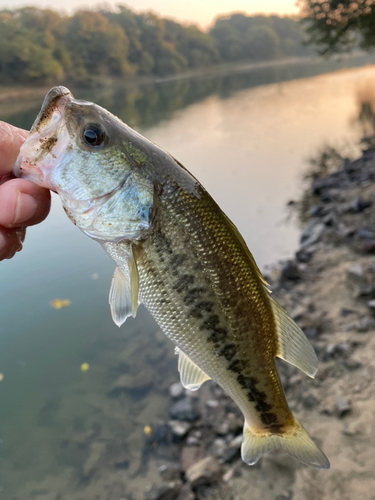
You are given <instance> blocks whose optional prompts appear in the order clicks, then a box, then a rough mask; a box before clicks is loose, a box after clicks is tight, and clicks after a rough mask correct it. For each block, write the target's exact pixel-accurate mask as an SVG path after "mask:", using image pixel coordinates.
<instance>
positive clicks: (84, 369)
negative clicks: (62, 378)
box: [81, 363, 90, 372]
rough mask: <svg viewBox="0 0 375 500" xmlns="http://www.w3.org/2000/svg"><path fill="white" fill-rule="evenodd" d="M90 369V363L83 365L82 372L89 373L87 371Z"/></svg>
mask: <svg viewBox="0 0 375 500" xmlns="http://www.w3.org/2000/svg"><path fill="white" fill-rule="evenodd" d="M89 368H90V365H89V364H88V363H82V364H81V372H87V370H88V369H89Z"/></svg>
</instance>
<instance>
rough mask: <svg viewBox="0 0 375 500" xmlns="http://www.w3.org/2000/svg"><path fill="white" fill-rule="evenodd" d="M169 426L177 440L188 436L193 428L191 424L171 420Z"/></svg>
mask: <svg viewBox="0 0 375 500" xmlns="http://www.w3.org/2000/svg"><path fill="white" fill-rule="evenodd" d="M168 425H169V427H170V429H171V431H172V435H173V436H174V437H176V438H177V439H182V438H183V437H184V436H186V434H187V433H188V432H189V430H190V428H191V424H189V422H180V421H179V420H170V421H169V422H168Z"/></svg>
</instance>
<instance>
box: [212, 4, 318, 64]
mask: <svg viewBox="0 0 375 500" xmlns="http://www.w3.org/2000/svg"><path fill="white" fill-rule="evenodd" d="M210 35H211V36H212V37H213V39H214V40H215V44H216V47H217V49H218V51H219V54H220V56H221V58H222V59H223V60H224V61H240V60H243V59H248V60H249V59H250V60H255V61H256V60H258V61H259V60H269V59H274V58H275V57H277V56H279V57H280V56H283V57H288V56H289V57H290V56H300V55H307V54H309V53H311V51H308V50H306V48H304V47H303V44H302V39H303V33H302V30H301V28H300V26H299V24H298V22H297V21H295V20H294V19H292V18H290V17H278V16H275V15H273V16H263V15H257V16H246V15H245V14H241V13H236V14H231V15H229V16H220V17H219V18H218V19H217V20H216V23H215V25H214V26H213V28H212V29H211V31H210Z"/></svg>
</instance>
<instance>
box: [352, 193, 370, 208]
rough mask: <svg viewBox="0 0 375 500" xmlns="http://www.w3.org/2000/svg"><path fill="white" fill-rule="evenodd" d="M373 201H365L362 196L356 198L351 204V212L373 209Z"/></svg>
mask: <svg viewBox="0 0 375 500" xmlns="http://www.w3.org/2000/svg"><path fill="white" fill-rule="evenodd" d="M371 205H372V201H371V200H364V199H363V198H361V197H360V196H355V197H354V198H353V199H352V201H351V202H350V204H349V209H350V211H351V212H363V210H365V209H366V208H368V207H371Z"/></svg>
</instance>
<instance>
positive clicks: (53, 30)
mask: <svg viewBox="0 0 375 500" xmlns="http://www.w3.org/2000/svg"><path fill="white" fill-rule="evenodd" d="M302 39H303V32H302V29H301V28H300V26H299V23H298V22H297V21H295V20H293V19H291V18H288V17H278V16H261V15H258V16H246V15H244V14H232V15H230V16H221V17H219V18H218V19H217V20H216V22H215V25H214V26H213V28H212V29H211V30H210V31H209V32H208V33H205V32H203V31H201V30H200V29H199V28H198V27H196V26H194V25H190V26H186V25H182V24H179V23H177V22H175V21H172V20H170V19H163V18H161V17H159V16H157V15H156V14H153V13H150V12H146V13H142V14H136V13H134V12H133V11H131V10H130V9H128V8H126V7H125V6H122V5H119V6H117V8H116V10H115V11H110V10H98V11H91V10H87V11H86V10H80V11H78V12H76V13H75V14H73V15H71V16H65V15H62V14H60V13H58V12H56V11H54V10H50V9H39V8H35V7H26V8H22V9H16V10H1V11H0V83H2V84H7V83H12V82H17V83H32V82H50V81H54V80H57V79H59V78H67V79H70V80H72V81H84V80H85V79H87V78H93V77H94V78H95V77H101V76H111V77H123V76H126V75H154V76H159V77H161V76H165V75H171V74H176V73H180V72H183V71H186V70H188V69H195V68H206V67H208V66H211V65H214V64H218V63H220V62H234V61H241V60H248V61H260V60H269V59H274V58H276V57H290V56H300V55H306V54H308V53H309V52H311V49H307V48H306V47H304V46H303V45H302Z"/></svg>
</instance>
